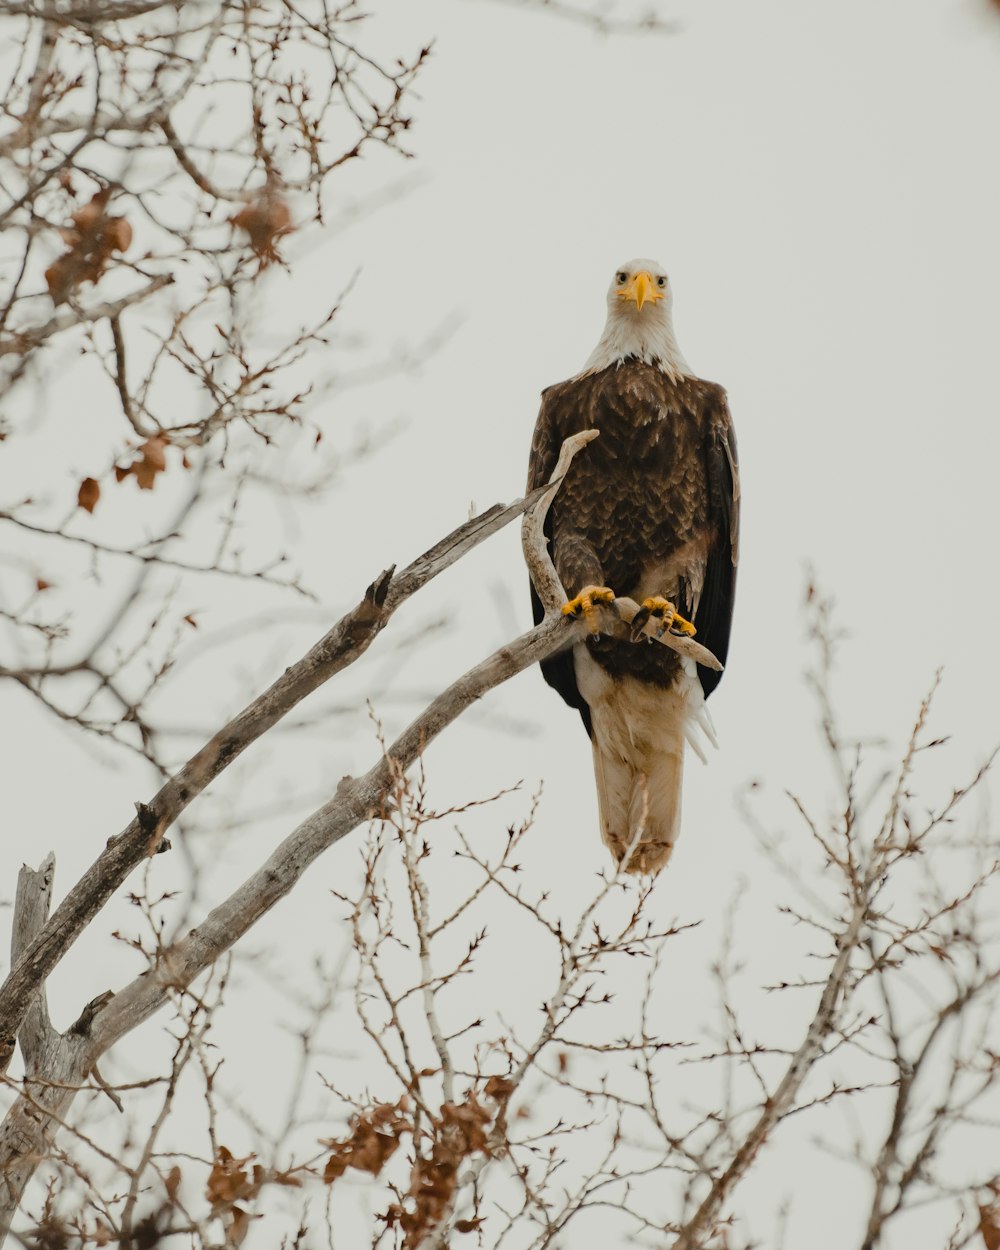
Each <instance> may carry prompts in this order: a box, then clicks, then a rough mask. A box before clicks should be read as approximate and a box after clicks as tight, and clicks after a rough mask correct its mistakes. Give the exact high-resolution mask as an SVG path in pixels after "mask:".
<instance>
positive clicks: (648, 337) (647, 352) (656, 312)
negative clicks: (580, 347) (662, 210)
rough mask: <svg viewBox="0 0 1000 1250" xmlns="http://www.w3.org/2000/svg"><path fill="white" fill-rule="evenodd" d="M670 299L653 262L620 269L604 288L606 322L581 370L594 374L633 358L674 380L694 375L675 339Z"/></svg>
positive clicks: (661, 270) (667, 285)
mask: <svg viewBox="0 0 1000 1250" xmlns="http://www.w3.org/2000/svg"><path fill="white" fill-rule="evenodd" d="M673 305H674V296H673V291H672V290H671V286H670V279H669V278H668V277H667V272H666V270H665V269H664V268H663V266H662V265H661V264H659V263H658V262H657V261H655V260H643V259H639V260H629V261H626V262H625V264H624V265H620V266H619V267H618V268H617V269H616V270H615V274H614V277H613V278H612V279H611V285H610V286H609V287H608V320H607V323H606V325H605V327H604V333H603V334H602V335H601V340H600V342H599V343H598V344H597V346H596V347H595V348H594V350H593V352H592V353H591V355H590V359H589V360H588V361H587V363H586V365H585V366H584V372H585V373H596V372H598V370H600V369H606V368H607V367H608V366H609V365H613V364H619V363H620V362H621V361H623V360H625V359H626V357H629V356H634V357H636V359H638V360H642V361H645V362H646V364H650V365H658V366H659V367H660V368H661V369H662V370H663V372H664V373H667V374H669V375H670V377H671V378H673V379H674V380H675V381H676V380H677V379H679V378H681V377H683V376H685V375H687V376H693V375H692V373H691V369H690V367H689V366H688V363H687V361H686V360H685V359H684V357H683V356H682V355H681V351H680V348H679V347H678V346H677V339H676V338H675V337H674V319H673Z"/></svg>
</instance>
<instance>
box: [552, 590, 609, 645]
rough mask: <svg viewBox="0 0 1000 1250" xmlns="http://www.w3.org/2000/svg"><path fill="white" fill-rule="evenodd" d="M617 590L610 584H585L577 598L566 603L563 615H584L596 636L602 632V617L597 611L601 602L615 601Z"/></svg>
mask: <svg viewBox="0 0 1000 1250" xmlns="http://www.w3.org/2000/svg"><path fill="white" fill-rule="evenodd" d="M614 601H615V592H614V591H613V590H611V589H610V588H609V587H608V586H584V588H583V590H581V591H580V593H579V594H578V595H577V596H576V598H575V599H570V601H569V603H564V604H563V608H562V613H563V616H581V615H582V616H583V618H584V620H585V621H586V622H587V624H588V625H589V626H590V632H591V633H592V634H594V635H595V636H596V635H597V634H599V633H600V632H601V617H600V613H599V612H598V611H597V604H599V603H614Z"/></svg>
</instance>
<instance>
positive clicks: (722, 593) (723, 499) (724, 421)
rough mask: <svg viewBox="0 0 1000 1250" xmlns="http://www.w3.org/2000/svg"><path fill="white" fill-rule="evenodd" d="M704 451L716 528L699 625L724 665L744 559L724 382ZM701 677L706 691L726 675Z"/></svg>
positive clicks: (705, 672) (705, 671)
mask: <svg viewBox="0 0 1000 1250" xmlns="http://www.w3.org/2000/svg"><path fill="white" fill-rule="evenodd" d="M705 456H706V470H707V479H708V493H709V523H710V525H711V527H712V529H713V531H714V540H713V542H712V544H711V546H710V548H709V555H708V565H707V567H706V569H705V582H704V585H703V586H702V591H701V597H700V599H699V601H698V611H697V612H696V613H695V618H694V624H695V627H696V628H697V630H698V633H697V639H698V641H699V642H700V643H701V644H702V645H703V646H706V647H708V649H709V651H711V652H712V653H713V654H714V655H715V656H716V657H717V658H718V659H719V660H720V661H721V662H722V663H723V664H725V662H726V655H727V653H728V651H729V631H730V628H731V626H732V621H733V599H734V596H735V594H736V564H737V560H738V559H739V529H740V475H739V465H738V461H737V459H736V435H735V433H734V432H733V422H732V418H731V417H730V415H729V405H728V403H727V402H726V393H725V391H724V390H722V389H721V387H720V388H718V390H717V392H716V395H715V396H713V401H712V411H711V412H710V413H709V421H708V437H707V438H706V442H705ZM698 676H699V678H700V679H701V686H702V689H703V690H704V692H705V694H706V696H707V695H710V694H711V693H712V691H713V690H714V689H715V687H716V686H717V685H718V684H719V680H720V679H721V677H722V674H721V673H717V672H715V671H714V670H713V669H710V668H704V667H703V666H701V665H699V666H698Z"/></svg>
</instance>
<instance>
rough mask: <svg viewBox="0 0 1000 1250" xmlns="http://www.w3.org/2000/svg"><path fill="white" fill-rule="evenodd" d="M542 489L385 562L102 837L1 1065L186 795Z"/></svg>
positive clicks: (8, 1018) (24, 968)
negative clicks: (335, 616)
mask: <svg viewBox="0 0 1000 1250" xmlns="http://www.w3.org/2000/svg"><path fill="white" fill-rule="evenodd" d="M541 493H542V492H541V491H538V492H535V493H533V494H532V495H529V496H528V497H527V498H525V499H519V500H517V501H516V502H514V503H512V504H510V505H508V506H507V507H503V506H501V505H499V504H498V505H496V506H495V507H493V508H490V509H489V510H488V511H486V512H484V513H482V514H481V515H480V516H478V517H475V518H474V519H473V520H471V521H467V522H466V523H465V524H464V525H460V526H459V527H458V529H456V530H454V531H453V532H452V533H451V534H449V535H448V536H447V537H446V538H444V539H442V541H441V542H439V543H438V544H437V545H436V546H434V547H432V548H431V549H430V550H429V551H428V552H426V553H425V554H424V555H422V556H420V557H419V559H417V560H415V561H414V562H413V563H412V564H411V565H409V567H408V568H406V569H404V570H403V571H402V573H400V574H399V575H398V577H395V578H394V577H393V570H392V569H391V568H390V569H387V570H386V571H385V572H383V573H381V574H379V576H378V577H377V578H376V579H375V581H373V582H372V584H371V585H370V586H369V587H368V590H367V591H366V593H365V596H364V598H363V599H362V600H361V602H360V603H359V604H358V605H357V607H355V608H354V609H352V611H350V612H348V613H347V615H346V616H344V617H342V618H341V619H340V620H339V621H338V622H337V624H336V625H334V626H333V628H332V629H330V630H329V632H328V633H326V634H325V635H324V636H323V638H321V639H320V640H319V642H317V643H316V645H315V646H314V647H313V648H312V649H311V650H310V651H309V652H307V654H306V655H305V656H303V657H302V659H301V660H299V661H298V662H297V663H296V664H293V665H292V666H291V667H290V668H288V669H286V671H285V672H284V673H283V674H282V675H281V676H280V677H279V678H278V680H277V681H276V682H274V683H273V684H272V685H271V686H270V687H269V688H268V689H267V690H265V691H264V693H263V694H261V695H259V696H258V697H257V698H256V699H254V700H253V701H252V702H251V703H249V704H248V705H247V706H246V707H245V708H244V709H243V711H242V712H240V713H239V714H238V715H237V716H235V717H234V718H233V719H232V720H231V721H230V722H229V724H228V725H226V726H225V727H224V728H223V729H221V730H220V731H219V732H218V733H217V734H216V735H215V736H214V737H213V738H212V739H211V740H210V741H209V742H207V743H206V744H205V746H203V747H202V748H201V750H200V751H198V752H197V753H196V754H195V755H193V756H192V757H191V758H190V759H189V760H188V762H187V763H186V764H185V765H184V766H183V767H182V768H181V769H180V771H179V772H178V773H176V774H175V775H174V776H173V777H172V778H171V779H170V780H169V781H168V782H167V783H166V784H165V785H164V786H163V787H162V788H161V789H160V790H159V792H158V793H157V794H156V795H155V797H154V798H153V799H152V800H151V801H150V802H149V803H143V804H141V805H139V808H138V813H137V815H136V818H135V819H134V820H132V821H131V822H130V823H129V824H128V825H127V826H126V828H125V829H124V830H122V832H121V833H120V834H118V835H117V836H116V837H113V838H112V839H111V840H110V841H109V843H108V845H107V847H106V848H105V849H104V850H103V851H102V852H101V854H100V855H99V856H98V857H97V859H96V860H95V861H94V863H93V864H92V865H91V867H90V868H88V869H87V871H86V872H85V873H84V874H83V876H82V877H81V878H80V880H79V881H78V882H77V884H76V885H75V886H74V887H73V888H72V889H71V890H70V892H69V894H68V895H67V896H66V898H65V899H63V901H62V902H61V903H60V904H59V906H58V907H57V908H56V910H55V913H54V914H53V915H52V917H51V918H50V919H49V921H48V922H47V924H46V925H45V927H44V928H43V929H42V931H41V932H40V933H39V934H38V935H37V936H36V937H34V938H33V939H32V941H31V942H30V943H29V944H28V946H27V947H26V948H25V950H24V951H22V953H21V957H20V959H19V960H18V962H17V963H16V964H14V965H13V967H12V968H11V971H10V973H9V975H8V976H7V978H6V980H5V981H4V983H3V984H2V985H0V1073H2V1072H5V1071H6V1070H7V1067H8V1065H9V1063H10V1058H11V1055H12V1054H13V1051H14V1042H15V1038H16V1036H17V1032H18V1030H19V1028H20V1026H21V1022H22V1020H23V1019H24V1014H25V1012H26V1011H27V1009H28V1005H29V1003H30V1001H31V995H32V993H33V992H34V989H35V987H36V986H38V985H40V984H41V983H42V982H44V981H45V979H46V978H47V977H48V976H49V974H50V973H51V972H52V969H53V968H54V967H55V966H56V964H58V963H59V961H60V960H61V959H62V957H63V955H65V953H66V952H67V951H68V950H69V948H70V947H71V946H72V945H73V943H74V942H75V941H76V939H77V938H78V937H79V935H80V934H81V933H82V932H83V930H84V929H85V928H86V926H87V925H88V924H89V923H90V921H91V920H93V918H94V916H96V915H97V913H98V912H99V911H100V910H101V908H102V907H103V906H104V904H105V903H106V902H107V901H108V899H109V898H111V897H112V895H113V894H114V893H115V891H116V890H117V889H118V887H119V886H120V885H121V884H122V882H123V881H124V880H125V879H126V877H128V875H129V873H130V872H131V871H132V870H133V869H134V868H135V867H136V866H137V865H138V864H140V863H141V862H142V861H143V859H145V858H146V857H147V856H148V855H150V854H152V853H153V852H154V851H155V850H156V848H157V846H158V845H159V843H160V841H161V839H162V838H163V836H164V834H165V833H166V831H167V829H169V828H170V826H171V825H172V824H173V823H174V821H175V820H176V819H177V818H178V816H179V815H180V814H181V813H182V812H183V811H184V809H185V808H186V807H187V806H188V804H189V803H190V802H191V801H192V800H193V799H194V798H195V797H197V795H199V794H200V793H201V792H202V790H204V789H205V787H206V786H207V785H208V784H209V783H210V782H211V781H213V780H214V779H215V778H216V777H217V776H218V775H219V774H220V773H221V772H222V771H223V770H224V769H225V768H227V767H228V766H229V765H230V764H231V763H232V762H233V760H235V759H236V758H237V757H238V756H239V755H240V754H242V752H243V751H245V750H246V748H247V747H248V746H250V744H251V743H253V742H255V741H256V740H257V739H258V738H259V737H260V736H261V735H262V734H264V733H266V732H267V730H269V729H270V728H271V727H272V726H273V725H275V724H277V722H278V721H279V720H281V718H282V717H283V716H285V715H287V713H288V712H290V711H291V710H292V709H293V708H294V707H296V706H297V704H299V703H300V702H301V701H302V700H303V699H304V698H305V697H306V696H307V695H309V694H311V693H312V692H313V691H314V690H316V689H318V688H319V687H320V686H321V685H323V684H324V683H325V682H327V681H329V680H330V678H331V677H333V676H335V675H336V674H337V673H339V672H340V671H341V670H342V669H344V668H346V667H347V666H348V665H350V664H352V663H353V662H354V661H355V660H356V659H358V657H359V656H361V655H362V654H363V653H364V652H365V651H366V650H367V649H368V647H369V646H370V645H371V643H372V642H373V640H374V639H375V637H376V636H377V634H378V633H380V631H381V630H382V629H383V628H384V627H385V625H386V623H387V622H388V620H389V618H390V617H391V616H392V614H393V612H395V611H396V609H397V608H398V607H400V606H401V605H402V604H403V603H404V602H405V601H406V600H407V599H408V598H409V597H410V596H411V595H413V594H415V593H416V592H417V591H418V590H419V589H420V588H421V587H422V586H425V585H426V584H427V583H428V582H429V581H430V580H431V579H432V578H434V577H436V576H437V575H438V574H439V573H441V572H443V571H444V570H445V569H446V568H448V567H450V565H452V564H454V563H455V561H456V560H458V559H460V558H461V556H463V555H464V554H465V553H466V552H467V551H470V550H471V549H472V548H473V547H475V546H476V545H477V544H478V543H480V542H482V541H483V540H484V539H486V538H488V537H490V535H491V534H494V533H496V532H497V530H499V529H502V528H503V527H504V526H505V525H507V524H508V522H510V521H512V520H514V518H515V517H518V516H520V515H521V513H522V512H523V511H524V509H525V508H526V507H529V506H530V505H531V504H532V503H533V502H534V501H535V500H536V499H537V498H538V496H539V495H540V494H541Z"/></svg>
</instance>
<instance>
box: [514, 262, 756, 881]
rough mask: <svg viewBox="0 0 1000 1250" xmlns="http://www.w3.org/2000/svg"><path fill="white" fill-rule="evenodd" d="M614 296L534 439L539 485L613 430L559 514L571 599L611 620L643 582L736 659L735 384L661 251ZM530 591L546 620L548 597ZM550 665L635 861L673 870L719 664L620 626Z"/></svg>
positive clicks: (563, 497) (577, 608)
mask: <svg viewBox="0 0 1000 1250" xmlns="http://www.w3.org/2000/svg"><path fill="white" fill-rule="evenodd" d="M607 302H608V319H607V324H606V325H605V327H604V333H603V334H602V335H601V339H600V342H599V343H598V344H597V347H596V348H595V349H594V351H593V353H592V355H591V356H590V359H589V360H588V361H587V363H586V364H585V366H584V368H583V371H582V372H581V373H578V374H577V375H576V376H575V377H572V378H570V379H569V380H568V381H566V382H559V383H557V384H556V385H555V386H550V387H549V388H548V389H547V390H545V391H544V392H543V393H542V405H541V410H540V411H539V414H538V421H537V423H536V425H535V433H534V437H533V439H532V443H531V458H530V462H529V467H528V489H529V490H533V489H534V488H535V487H536V486H539V485H541V484H542V483H544V482H547V481H548V479H549V477H550V475H551V473H552V471H553V469H554V467H555V464H556V460H557V459H558V456H559V449H560V447H561V446H562V442H563V440H564V439H565V438H567V437H568V436H569V435H570V434H575V433H577V432H578V431H580V430H586V429H597V430H599V431H600V437H599V438H598V439H596V440H595V441H594V442H592V443H591V444H590V445H589V446H588V447H587V448H586V449H585V450H584V451H583V452H581V453H580V454H579V455H578V456H577V457H576V459H575V460H574V461H573V463H572V465H571V466H570V469H569V471H568V473H567V475H566V478H565V480H564V482H563V484H562V486H561V487H560V488H559V491H558V493H557V495H556V497H555V500H554V502H553V504H552V507H551V509H550V511H549V515H548V518H547V521H546V535H547V537H548V539H549V544H550V549H551V554H552V559H553V563H554V564H555V568H556V571H557V573H558V574H559V577H560V579H561V581H562V583H563V586H564V587H565V590H566V592H567V594H568V595H569V596H570V599H569V602H568V603H567V604H566V605H565V607H564V608H563V611H564V612H565V613H569V614H574V615H580V614H583V615H584V616H587V617H588V619H590V618H592V619H593V620H594V622H595V629H596V620H597V617H596V614H595V613H594V607H593V605H594V604H595V603H604V602H609V601H610V600H611V599H612V598H613V597H614V596H615V595H619V596H628V597H629V598H632V599H635V600H636V601H637V602H638V603H639V604H640V605H641V612H640V617H641V618H642V619H643V620H648V619H649V617H650V616H653V617H657V618H659V620H660V627H661V629H670V630H672V631H674V632H678V633H686V634H689V635H690V634H697V639H698V641H699V642H701V643H702V644H704V646H706V647H708V649H709V650H710V651H712V652H714V654H715V655H716V657H717V658H718V659H719V660H720V661H722V663H725V660H726V653H727V651H728V649H729V631H730V624H731V621H732V613H733V595H734V590H735V585H736V562H737V554H738V547H737V540H738V532H739V501H740V487H739V475H738V470H737V459H736V440H735V437H734V434H733V426H732V421H731V419H730V415H729V406H728V404H727V402H726V393H725V391H724V390H723V389H722V387H721V386H717V385H716V384H715V383H714V382H705V381H703V380H702V379H701V378H698V377H695V375H694V374H693V373H692V372H691V369H690V368H689V367H688V365H687V363H686V362H685V360H684V357H683V356H682V355H681V353H680V350H679V348H678V346H677V340H676V338H675V337H674V327H673V317H672V305H673V296H672V290H671V284H670V280H669V278H668V276H667V274H666V272H665V271H664V269H663V267H662V266H661V265H658V264H657V263H656V262H655V261H651V260H633V261H629V262H628V263H627V264H625V265H622V266H621V267H620V268H619V269H618V270H617V271H616V272H615V275H614V277H613V279H612V281H611V285H610V287H609V288H608V297H607ZM531 595H532V608H533V613H534V618H535V623H536V624H537V623H538V622H539V621H541V619H542V617H543V616H544V608H543V607H542V603H541V601H540V600H539V598H538V596H537V594H536V593H535V590H534V587H532V592H531ZM636 619H637V621H639V619H640V618H636ZM633 637H636V633H635V631H633ZM542 673H543V675H544V677H545V680H546V681H547V682H548V683H549V685H550V686H553V687H554V688H555V689H556V690H557V691H558V692H559V694H560V695H562V697H563V699H564V700H565V701H566V702H567V703H568V704H569V705H570V706H571V707H574V708H576V709H577V711H579V713H580V715H581V717H582V718H583V723H584V725H585V726H586V729H587V732H588V734H589V735H590V738H591V744H592V747H593V756H594V772H595V775H596V779H597V798H598V807H599V813H600V822H601V834H602V837H603V839H604V841H605V843H606V844H607V846H608V847H609V849H610V850H611V852H612V854H613V855H614V857H615V859H616V861H617V862H618V863H619V864H620V863H621V862H622V861H623V860H626V862H625V868H626V870H627V871H629V872H644V873H653V872H658V871H659V870H660V869H661V868H662V867H663V866H664V865H665V864H666V862H667V860H668V859H669V858H670V854H671V852H672V850H673V847H674V843H675V841H676V839H677V834H678V826H679V822H680V800H681V775H682V769H683V759H684V748H685V742H690V743H691V745H692V747H693V748H694V749H695V750H696V751H697V753H698V754H699V755H701V756H702V758H703V759H704V755H703V753H702V750H701V747H700V744H699V738H698V735H699V731H700V732H703V733H704V734H705V735H706V736H707V738H708V739H709V740H710V741H711V742H712V743H713V744H714V742H715V735H714V731H713V729H712V722H711V720H710V718H709V716H708V712H707V709H706V708H705V698H706V697H707V696H708V695H709V694H711V692H712V691H713V690H714V688H715V686H716V685H717V683H718V681H719V677H720V674H719V673H717V672H714V671H712V670H710V669H708V668H698V667H696V666H695V664H694V661H693V660H690V659H687V658H682V657H681V656H680V655H678V654H677V652H676V651H673V650H671V649H669V648H668V647H665V646H663V645H662V644H660V643H658V642H655V641H653V640H651V639H648V638H645V637H642V638H640V639H639V640H637V641H634V642H630V641H627V640H622V639H615V638H609V637H607V636H591V637H590V638H589V639H588V640H587V641H586V642H585V643H581V644H578V645H577V646H575V647H574V648H573V649H572V651H569V652H564V653H563V654H562V655H558V656H555V657H554V658H552V659H550V660H546V661H544V662H543V664H542Z"/></svg>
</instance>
